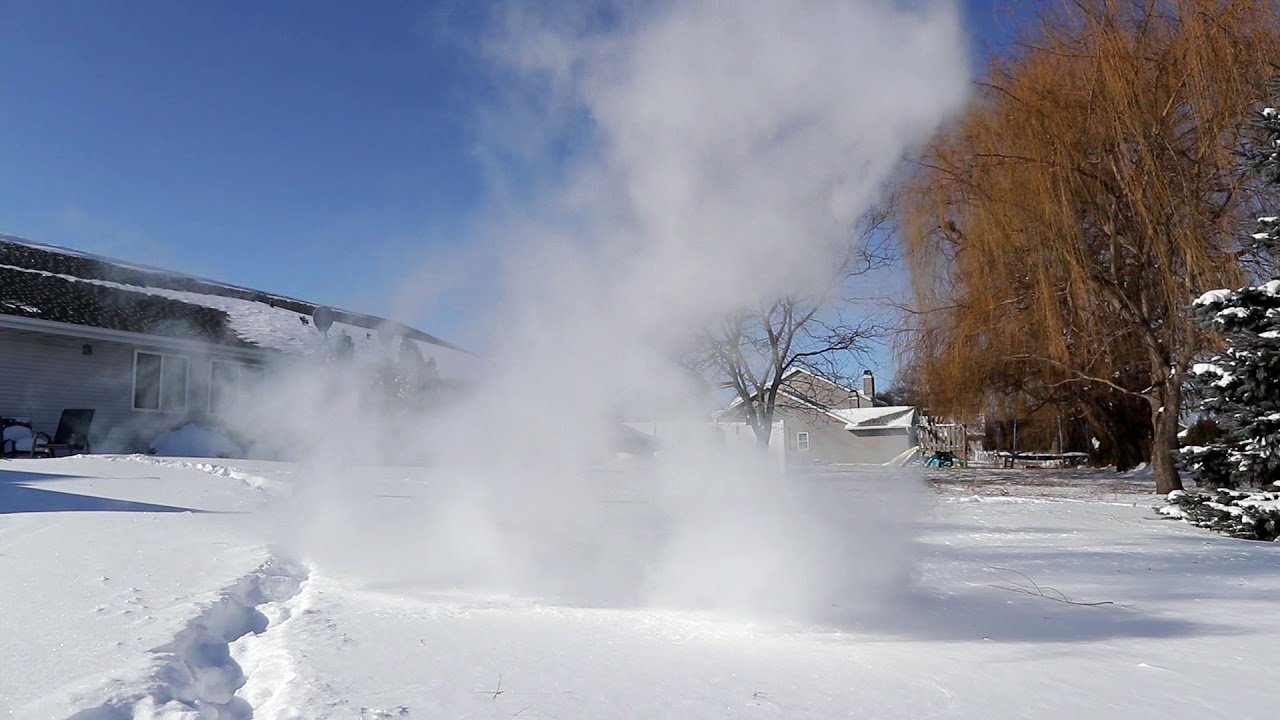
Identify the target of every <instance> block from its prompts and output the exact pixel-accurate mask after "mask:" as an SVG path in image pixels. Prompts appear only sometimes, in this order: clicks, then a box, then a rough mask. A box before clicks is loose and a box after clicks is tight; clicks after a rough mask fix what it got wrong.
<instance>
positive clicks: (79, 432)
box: [31, 409, 93, 457]
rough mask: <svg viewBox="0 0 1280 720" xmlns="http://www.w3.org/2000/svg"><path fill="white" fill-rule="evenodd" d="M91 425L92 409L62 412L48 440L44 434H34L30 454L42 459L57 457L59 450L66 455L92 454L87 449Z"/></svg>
mask: <svg viewBox="0 0 1280 720" xmlns="http://www.w3.org/2000/svg"><path fill="white" fill-rule="evenodd" d="M92 423H93V410H92V409H76V410H63V411H62V417H61V418H59V419H58V429H57V430H55V431H54V433H53V437H52V438H50V437H49V436H48V435H46V434H44V433H36V439H35V445H34V446H33V447H32V449H31V454H32V455H33V456H34V455H42V456H44V457H57V456H58V451H59V450H64V451H66V453H67V454H68V455H70V454H71V453H73V452H77V453H89V452H93V451H92V450H91V449H90V448H89V425H90V424H92Z"/></svg>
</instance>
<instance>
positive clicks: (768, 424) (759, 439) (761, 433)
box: [751, 408, 773, 450]
mask: <svg viewBox="0 0 1280 720" xmlns="http://www.w3.org/2000/svg"><path fill="white" fill-rule="evenodd" d="M751 429H752V430H754V431H755V434H756V447H758V448H760V449H762V450H767V449H768V448H769V438H770V437H771V436H772V435H773V409H772V408H767V409H760V410H757V411H756V421H755V423H753V424H752V426H751Z"/></svg>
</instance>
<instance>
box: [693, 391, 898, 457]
mask: <svg viewBox="0 0 1280 720" xmlns="http://www.w3.org/2000/svg"><path fill="white" fill-rule="evenodd" d="M874 394H875V378H874V377H873V376H872V374H871V372H870V371H866V372H864V373H863V375H862V388H861V389H853V388H848V387H845V386H843V385H840V384H839V383H835V382H832V381H831V380H828V379H826V378H823V377H821V376H818V375H816V374H814V373H812V372H809V371H808V370H804V369H802V368H793V369H792V370H790V371H788V372H787V374H786V375H785V376H784V377H783V381H782V386H781V387H780V388H779V392H778V402H777V404H776V406H775V408H774V434H775V435H776V434H777V433H778V432H779V431H780V432H781V434H782V439H781V440H780V441H775V442H776V447H775V442H771V443H770V445H771V449H772V450H773V451H774V452H781V453H782V454H783V455H784V457H785V461H786V462H787V463H788V464H807V463H874V464H881V463H886V462H889V461H890V460H893V459H894V458H896V457H898V456H899V455H901V454H902V453H904V452H906V451H908V450H910V449H912V448H914V447H916V445H917V444H918V439H917V435H916V422H917V420H918V417H919V414H918V412H917V410H916V408H914V407H911V406H892V405H886V404H885V403H883V402H881V401H878V400H875V399H874V398H873V396H874ZM741 405H742V403H741V401H740V400H739V399H735V400H734V401H733V402H732V403H731V404H730V405H729V407H728V408H726V409H725V410H724V411H722V412H721V413H719V414H718V415H717V416H716V422H717V424H721V425H725V426H735V425H744V424H745V417H744V414H743V412H742V410H741Z"/></svg>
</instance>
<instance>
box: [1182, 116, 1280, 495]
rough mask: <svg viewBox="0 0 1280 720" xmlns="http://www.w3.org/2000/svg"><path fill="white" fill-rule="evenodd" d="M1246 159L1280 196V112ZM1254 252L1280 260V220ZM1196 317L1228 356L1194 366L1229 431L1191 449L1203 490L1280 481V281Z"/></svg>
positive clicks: (1207, 305)
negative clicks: (1219, 338)
mask: <svg viewBox="0 0 1280 720" xmlns="http://www.w3.org/2000/svg"><path fill="white" fill-rule="evenodd" d="M1254 125H1255V128H1256V131H1257V132H1256V135H1255V137H1254V140H1253V142H1252V143H1250V144H1249V146H1248V147H1246V149H1245V151H1244V157H1245V160H1246V162H1247V163H1248V166H1249V168H1250V169H1251V170H1252V171H1253V172H1255V173H1257V174H1258V175H1259V176H1260V177H1261V179H1262V181H1263V183H1264V184H1265V186H1266V187H1267V188H1268V189H1275V190H1276V191H1280V111H1277V110H1276V108H1273V107H1269V108H1266V109H1264V110H1262V111H1261V112H1260V113H1258V115H1257V117H1256V119H1255V121H1254ZM1258 224H1259V227H1258V232H1256V233H1255V234H1254V235H1253V237H1252V243H1251V245H1252V247H1251V250H1252V252H1253V253H1254V254H1255V255H1256V256H1258V257H1263V258H1267V257H1276V256H1277V252H1280V218H1277V217H1263V218H1259V220H1258ZM1195 312H1196V316H1197V317H1198V318H1199V319H1200V320H1201V321H1202V322H1204V323H1206V324H1208V325H1209V326H1210V327H1211V328H1212V329H1213V330H1214V331H1216V332H1217V333H1219V334H1221V335H1222V336H1223V339H1224V340H1225V343H1226V351H1225V352H1224V353H1223V354H1222V355H1220V356H1218V357H1215V358H1213V359H1212V360H1211V361H1210V362H1207V363H1201V364H1199V365H1196V366H1195V367H1194V368H1193V372H1194V373H1195V376H1196V379H1197V380H1198V381H1199V383H1200V384H1201V385H1202V386H1203V392H1204V394H1205V398H1206V399H1205V401H1204V404H1203V409H1204V410H1205V411H1206V412H1208V413H1210V414H1211V415H1212V416H1214V417H1215V418H1216V420H1217V422H1218V424H1219V426H1220V427H1221V429H1222V436H1221V437H1220V438H1219V439H1218V440H1217V441H1215V442H1211V443H1208V444H1205V445H1198V446H1192V447H1187V448H1184V449H1183V451H1182V459H1183V462H1184V464H1185V466H1186V467H1187V468H1188V469H1189V470H1190V471H1191V473H1192V475H1193V476H1194V477H1195V479H1196V483H1197V484H1198V485H1199V486H1201V487H1212V488H1220V487H1238V486H1240V485H1256V486H1259V487H1261V486H1264V485H1269V484H1271V483H1273V482H1275V481H1277V480H1280V279H1275V280H1272V281H1270V282H1268V283H1265V284H1262V285H1258V286H1254V287H1245V288H1241V289H1239V290H1235V291H1231V290H1214V291H1212V292H1208V293H1205V294H1204V295H1203V296H1201V297H1200V299H1198V300H1196V302H1195Z"/></svg>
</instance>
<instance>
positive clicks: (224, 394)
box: [209, 360, 240, 414]
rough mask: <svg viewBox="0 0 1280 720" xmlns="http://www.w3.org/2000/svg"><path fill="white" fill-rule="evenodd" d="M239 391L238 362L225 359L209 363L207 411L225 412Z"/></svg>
mask: <svg viewBox="0 0 1280 720" xmlns="http://www.w3.org/2000/svg"><path fill="white" fill-rule="evenodd" d="M239 391H240V364H239V363H234V362H228V361H226V360H214V361H213V362H211V363H209V412H211V413H214V414H220V413H224V412H226V411H227V410H228V409H229V408H230V407H231V405H232V404H233V403H234V402H235V399H236V396H237V394H238V393H239Z"/></svg>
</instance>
